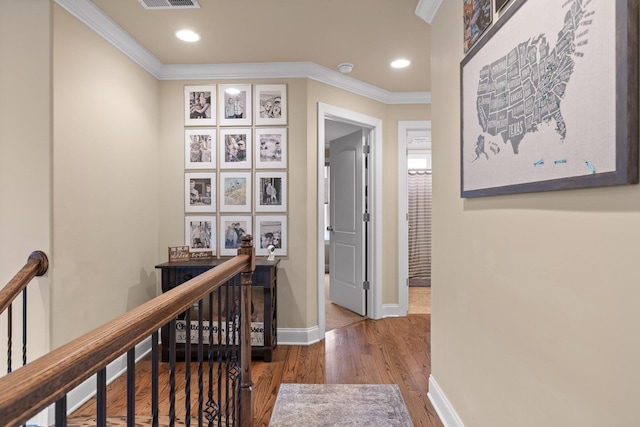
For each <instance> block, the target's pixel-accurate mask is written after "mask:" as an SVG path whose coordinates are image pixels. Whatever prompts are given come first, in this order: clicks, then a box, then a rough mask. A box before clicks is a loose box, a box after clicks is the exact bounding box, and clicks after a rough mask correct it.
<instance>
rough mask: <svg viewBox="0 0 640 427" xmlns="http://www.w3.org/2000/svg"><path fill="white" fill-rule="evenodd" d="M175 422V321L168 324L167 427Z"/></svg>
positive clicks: (171, 426)
mask: <svg viewBox="0 0 640 427" xmlns="http://www.w3.org/2000/svg"><path fill="white" fill-rule="evenodd" d="M175 422H176V321H175V320H171V321H170V322H169V427H174V426H175Z"/></svg>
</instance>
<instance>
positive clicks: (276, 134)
mask: <svg viewBox="0 0 640 427" xmlns="http://www.w3.org/2000/svg"><path fill="white" fill-rule="evenodd" d="M255 133H256V135H255V137H256V138H255V139H256V142H255V153H256V155H255V157H256V161H255V167H256V169H286V168H287V128H262V129H256V130H255Z"/></svg>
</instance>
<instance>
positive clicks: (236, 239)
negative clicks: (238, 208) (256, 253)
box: [218, 215, 253, 256]
mask: <svg viewBox="0 0 640 427" xmlns="http://www.w3.org/2000/svg"><path fill="white" fill-rule="evenodd" d="M252 226H253V221H252V217H251V215H220V233H219V234H218V235H219V236H220V238H219V240H220V242H219V244H220V255H221V256H236V255H237V254H238V248H239V247H240V244H241V243H242V241H241V237H242V236H243V235H245V234H252Z"/></svg>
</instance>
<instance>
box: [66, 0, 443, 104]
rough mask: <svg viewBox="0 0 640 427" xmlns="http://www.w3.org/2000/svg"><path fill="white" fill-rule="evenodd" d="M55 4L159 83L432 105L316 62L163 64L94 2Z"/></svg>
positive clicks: (425, 96) (420, 95)
mask: <svg viewBox="0 0 640 427" xmlns="http://www.w3.org/2000/svg"><path fill="white" fill-rule="evenodd" d="M422 1H424V0H422ZM436 1H438V0H436ZM440 1H441V0H440ZM55 2H56V3H57V4H59V5H60V6H61V7H62V8H63V9H65V10H66V11H67V12H69V13H70V14H71V15H73V16H74V17H75V18H76V19H78V20H79V21H80V22H82V23H84V24H85V25H87V26H88V27H89V28H90V29H92V30H93V31H95V32H96V33H97V34H98V35H99V36H101V37H102V38H103V39H105V40H106V41H107V42H109V43H111V44H112V45H113V46H114V47H115V48H116V49H118V50H120V51H121V52H122V53H123V54H125V55H126V56H127V57H129V59H131V60H132V61H133V62H135V63H136V64H138V65H139V66H140V67H142V68H143V69H144V70H145V71H147V72H148V73H149V74H151V75H152V76H154V77H155V78H156V79H158V80H218V79H220V80H221V79H264V78H308V79H312V80H316V81H319V82H321V83H325V84H328V85H331V86H335V87H337V88H339V89H342V90H346V91H349V92H352V93H355V94H358V95H361V96H364V97H367V98H370V99H373V100H376V101H379V102H382V103H384V104H430V103H431V93H430V92H390V91H387V90H384V89H381V88H379V87H377V86H373V85H370V84H368V83H365V82H362V81H360V80H358V79H355V78H353V77H350V76H347V75H344V74H342V73H339V72H337V71H334V70H331V69H329V68H326V67H323V66H320V65H318V64H315V63H313V62H265V63H246V64H163V63H162V62H161V61H160V60H159V59H158V58H156V57H155V56H154V55H153V54H152V53H151V52H149V51H148V50H147V49H145V48H144V47H143V46H142V45H141V44H140V43H138V41H136V40H135V39H134V38H133V37H131V36H130V35H129V34H128V33H127V32H126V31H124V30H123V29H122V28H121V27H120V26H119V25H118V24H116V23H115V22H113V20H112V19H111V18H109V17H108V16H107V15H105V14H104V12H102V11H101V10H100V9H99V8H98V7H97V6H96V5H94V4H93V3H92V2H91V1H89V0H55ZM416 13H417V12H416Z"/></svg>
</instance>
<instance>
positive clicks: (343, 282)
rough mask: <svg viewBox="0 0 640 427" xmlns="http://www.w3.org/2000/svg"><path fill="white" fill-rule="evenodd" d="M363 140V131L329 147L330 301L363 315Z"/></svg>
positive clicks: (345, 137) (332, 142)
mask: <svg viewBox="0 0 640 427" xmlns="http://www.w3.org/2000/svg"><path fill="white" fill-rule="evenodd" d="M364 141H365V134H364V131H363V130H359V131H357V132H355V133H352V134H350V135H347V136H344V137H342V138H338V139H336V140H334V141H331V143H330V148H329V156H330V165H331V174H330V177H329V185H330V190H329V212H330V215H329V218H330V226H329V229H330V243H329V257H330V261H329V276H330V281H329V298H330V299H331V301H333V302H334V303H336V304H338V305H340V306H342V307H345V308H347V309H349V310H351V311H353V312H355V313H358V314H360V315H362V316H364V315H365V314H366V293H365V290H364V277H365V276H364V271H365V262H364V260H365V256H364V254H365V231H364V223H363V213H364V192H363V185H364V166H363V149H362V147H363V144H364Z"/></svg>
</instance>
